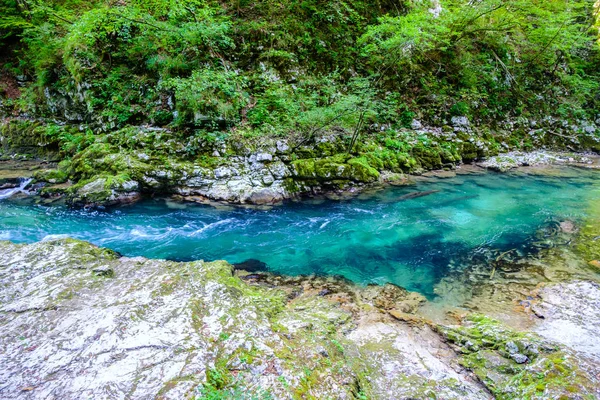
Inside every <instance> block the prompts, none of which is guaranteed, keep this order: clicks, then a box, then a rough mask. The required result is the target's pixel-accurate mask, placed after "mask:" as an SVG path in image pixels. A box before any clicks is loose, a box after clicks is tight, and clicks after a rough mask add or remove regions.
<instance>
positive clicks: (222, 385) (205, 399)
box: [196, 368, 273, 400]
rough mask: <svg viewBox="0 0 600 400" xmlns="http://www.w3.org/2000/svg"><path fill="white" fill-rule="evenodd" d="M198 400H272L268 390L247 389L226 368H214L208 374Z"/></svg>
mask: <svg viewBox="0 0 600 400" xmlns="http://www.w3.org/2000/svg"><path fill="white" fill-rule="evenodd" d="M198 392H199V395H198V397H196V400H222V399H232V400H271V399H273V396H271V394H269V392H267V391H266V390H262V389H254V388H246V387H243V386H242V385H241V384H240V380H239V379H236V377H234V376H233V375H232V374H231V373H230V372H229V371H228V370H227V369H225V368H212V369H209V370H208V371H207V372H206V383H205V384H203V385H201V386H200V387H199V388H198Z"/></svg>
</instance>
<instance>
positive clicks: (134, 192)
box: [67, 177, 141, 207]
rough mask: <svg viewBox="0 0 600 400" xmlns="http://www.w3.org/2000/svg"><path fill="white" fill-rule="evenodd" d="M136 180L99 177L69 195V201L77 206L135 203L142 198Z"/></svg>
mask: <svg viewBox="0 0 600 400" xmlns="http://www.w3.org/2000/svg"><path fill="white" fill-rule="evenodd" d="M138 190H139V184H138V183H137V182H136V181H131V180H128V181H121V180H119V179H118V178H113V177H111V178H110V180H109V178H107V177H99V178H97V179H95V180H93V181H91V182H89V183H87V184H85V185H83V186H80V187H79V188H76V190H75V191H74V192H73V193H71V194H70V195H69V198H68V199H67V201H68V202H69V203H70V204H71V205H74V206H77V207H106V206H115V205H121V204H130V203H134V202H136V201H138V200H140V199H141V194H140V193H139V192H138Z"/></svg>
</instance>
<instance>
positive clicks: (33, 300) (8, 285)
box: [0, 239, 600, 399]
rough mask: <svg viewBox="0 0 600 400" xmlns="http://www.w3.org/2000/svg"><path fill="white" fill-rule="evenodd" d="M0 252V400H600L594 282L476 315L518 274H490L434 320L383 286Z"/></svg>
mask: <svg viewBox="0 0 600 400" xmlns="http://www.w3.org/2000/svg"><path fill="white" fill-rule="evenodd" d="M0 248H1V250H2V251H1V252H0V260H1V262H0V265H1V266H2V267H1V270H0V281H1V283H2V291H1V294H0V298H1V306H2V310H1V318H0V324H1V325H2V330H1V332H2V343H3V345H2V346H3V349H2V350H3V351H2V355H1V356H0V359H1V360H2V361H1V363H2V365H3V366H4V368H3V369H2V371H1V372H0V374H1V375H2V382H3V383H2V384H1V385H0V394H2V397H3V398H30V399H37V398H40V399H41V398H47V397H48V396H55V397H56V396H58V397H61V398H77V397H82V396H83V397H85V396H87V397H90V396H91V397H110V398H149V397H152V398H154V397H160V398H165V399H167V398H173V399H175V398H177V399H181V398H200V399H209V398H215V396H217V398H220V397H235V396H242V397H243V396H246V397H248V396H251V397H253V398H261V399H263V398H265V399H266V398H304V397H307V396H308V397H314V398H326V397H332V398H340V399H342V398H373V399H377V398H381V399H387V398H444V399H464V398H470V399H492V398H511V399H517V398H518V399H524V398H540V399H542V398H543V399H547V398H565V399H567V398H590V399H592V398H596V397H597V396H599V395H600V382H599V381H598V373H600V370H598V365H600V363H599V362H598V361H599V360H598V359H597V357H598V351H597V350H598V348H600V335H598V332H597V329H595V327H596V326H597V324H598V323H600V314H598V305H599V302H600V286H599V285H598V283H596V282H597V280H596V281H595V282H594V281H589V280H588V281H585V280H584V281H581V280H575V281H572V280H571V279H572V277H573V276H571V278H566V277H565V276H563V277H562V278H561V280H562V282H560V283H559V282H555V281H547V282H544V283H542V284H541V285H538V284H537V283H536V282H533V281H530V282H527V285H526V286H524V287H522V289H525V288H528V289H525V290H523V291H519V292H520V293H519V295H518V296H514V294H515V292H514V290H511V291H510V292H509V293H511V294H512V295H513V297H511V298H510V299H509V301H504V302H498V301H491V299H486V301H483V300H484V297H485V296H481V291H483V292H485V291H486V290H488V289H489V288H493V290H494V291H498V289H499V288H503V287H504V288H509V287H510V285H512V283H511V281H514V278H515V277H516V276H517V275H515V271H513V272H502V271H498V273H497V276H496V279H490V280H489V283H487V284H486V283H483V282H482V281H480V282H479V285H480V294H479V295H476V296H474V297H473V299H472V300H473V302H472V303H468V302H467V303H465V304H461V305H460V306H452V307H445V308H442V309H440V308H437V312H436V313H432V312H431V309H430V308H431V307H432V304H431V303H430V302H428V301H426V300H425V298H424V297H422V296H421V295H418V294H416V293H410V292H407V291H406V290H404V289H402V288H399V287H397V286H393V285H384V286H368V287H362V288H361V287H357V286H354V285H352V284H349V283H348V282H346V281H343V280H339V279H336V278H319V277H297V278H286V277H282V276H274V275H269V274H265V273H249V272H244V271H234V269H233V267H232V266H231V265H230V264H227V263H225V262H212V263H207V262H202V261H199V262H192V263H174V262H168V261H157V260H148V259H144V258H123V257H120V256H118V255H117V254H116V253H114V252H111V251H109V250H105V249H100V248H97V247H95V246H92V245H90V244H88V243H84V242H79V241H74V240H70V239H62V240H58V241H48V242H44V243H37V244H32V245H15V244H11V243H8V242H1V243H0ZM530 268H531V267H524V268H523V269H525V270H527V269H530ZM571 273H575V275H577V274H578V273H577V271H576V270H575V269H573V267H572V266H571ZM506 274H508V275H506ZM511 275H512V278H510V276H511ZM500 276H502V277H501V279H500V280H497V278H498V277H500ZM596 277H597V275H596ZM522 283H523V282H522ZM496 299H497V297H496ZM474 304H476V305H474ZM486 306H490V307H492V308H493V310H494V311H493V312H490V309H489V308H487V307H486ZM484 310H485V312H486V313H487V314H488V315H491V316H485V314H483V313H482V311H484ZM582 310H584V311H583V312H582ZM498 316H501V317H502V319H503V321H502V322H498V321H497V320H495V319H494V318H498ZM523 321H525V323H524V322H523ZM219 396H220V397H219Z"/></svg>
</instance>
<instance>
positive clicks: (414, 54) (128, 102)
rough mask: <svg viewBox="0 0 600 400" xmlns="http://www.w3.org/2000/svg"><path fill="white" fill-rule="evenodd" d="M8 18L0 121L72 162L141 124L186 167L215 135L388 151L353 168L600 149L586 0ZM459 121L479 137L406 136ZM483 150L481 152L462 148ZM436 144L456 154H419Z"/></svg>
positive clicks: (311, 0)
mask: <svg viewBox="0 0 600 400" xmlns="http://www.w3.org/2000/svg"><path fill="white" fill-rule="evenodd" d="M0 9H1V10H2V12H1V13H0V45H1V47H0V49H1V51H0V54H1V59H0V68H1V70H2V79H1V80H0V92H1V93H2V95H1V101H2V105H1V107H0V108H1V109H2V113H3V114H4V115H5V117H7V118H21V119H23V118H25V119H35V120H37V121H38V122H37V123H38V124H39V121H44V122H43V126H44V128H43V129H41V128H39V126H37V125H36V129H35V131H36V133H35V134H34V136H35V138H36V140H37V142H40V143H45V142H52V141H54V142H58V143H59V144H58V146H59V147H60V149H61V157H62V158H64V159H69V158H70V157H73V156H75V155H76V154H78V153H80V152H81V151H83V150H84V149H86V148H87V147H88V146H90V145H92V144H93V143H95V142H97V141H98V138H99V137H100V136H102V135H105V136H103V137H106V135H108V136H109V137H110V139H109V141H110V142H111V143H113V144H116V145H118V146H120V147H121V148H133V147H135V144H134V143H131V142H132V139H131V138H132V135H133V134H132V133H131V130H130V129H129V128H128V127H135V126H141V125H146V124H147V125H151V126H154V127H166V128H168V130H169V132H171V133H172V136H169V138H171V139H173V141H175V142H178V143H180V144H181V145H182V146H183V147H184V151H183V153H185V154H182V152H179V153H178V157H179V156H184V157H188V158H191V159H194V158H195V157H198V156H199V155H201V154H203V155H204V156H207V154H208V156H210V154H212V151H213V150H212V149H211V150H210V151H208V150H206V145H207V143H209V144H210V143H215V142H219V141H223V140H225V141H227V140H229V141H231V140H232V139H233V140H234V141H239V140H247V139H250V140H257V139H262V138H285V139H286V140H290V141H292V142H293V143H296V144H298V145H303V144H307V143H311V142H314V141H315V138H317V137H319V136H322V135H324V134H334V135H337V136H338V137H340V138H341V141H342V143H343V145H341V146H340V147H339V149H338V150H335V151H333V153H336V152H337V153H340V152H343V153H348V154H351V153H356V154H355V155H357V154H366V153H369V152H371V153H373V151H374V150H377V151H379V153H378V155H377V157H371V158H370V159H369V158H367V160H366V161H364V159H363V160H361V161H360V163H362V164H364V163H365V162H366V163H368V164H369V167H374V168H375V169H376V170H382V169H390V170H403V171H410V170H411V169H414V168H413V167H414V166H415V165H416V166H422V167H424V168H435V167H441V166H442V165H444V164H445V162H456V161H460V160H461V159H463V160H469V159H474V158H477V157H481V156H483V155H486V154H488V153H492V154H495V153H498V152H499V151H503V150H510V149H525V150H531V149H534V148H537V147H540V146H545V145H557V146H560V145H564V144H565V142H566V143H567V144H566V147H567V148H570V149H575V148H576V147H577V149H597V148H598V147H599V145H598V137H597V136H595V135H596V132H597V129H596V127H595V124H596V122H595V121H597V120H598V118H599V117H600V116H599V110H600V107H599V105H600V90H599V85H600V53H599V46H598V43H597V38H598V32H597V29H596V27H595V26H596V23H595V8H594V2H593V0H566V1H565V0H477V1H467V0H431V1H429V0H375V1H363V0H353V1H341V0H334V1H323V0H282V1H273V0H265V1H260V2H258V1H247V0H223V1H221V2H217V1H208V0H207V1H202V0H188V1H182V0H147V1H146V0H144V1H142V0H118V1H117V0H115V1H113V0H110V1H108V0H101V1H79V0H54V1H41V0H1V1H0ZM453 119H454V120H453ZM452 121H454V123H453V122H452ZM22 125H23V124H22V123H21V125H18V126H16V127H15V123H13V127H12V128H6V127H5V128H4V130H5V134H4V136H5V137H8V136H11V135H12V136H13V139H14V137H15V136H18V135H19V134H21V135H22V133H18V132H25V131H26V128H27V127H28V126H29V125H27V126H25V127H24V126H22ZM456 125H459V126H463V127H464V126H467V125H469V126H472V127H474V129H475V128H476V129H475V133H474V134H473V133H472V132H471V133H470V136H468V137H461V140H458V141H455V143H454V144H450V145H448V144H447V143H445V142H447V141H448V140H447V139H448V138H447V137H441V136H443V135H441V136H440V134H436V133H435V132H434V133H433V134H432V133H431V131H430V132H425V133H423V132H421V133H414V131H415V130H417V131H418V130H419V128H421V127H423V126H425V127H437V128H439V129H441V130H442V132H450V133H452V131H453V129H454V131H456V129H455V127H456ZM73 126H76V127H77V129H70V128H69V127H73ZM82 127H83V128H82ZM559 128H560V129H559ZM532 129H535V130H536V132H535V134H534V135H532V134H531V130H532ZM540 129H542V130H541V131H540ZM544 129H546V130H544ZM558 129H559V130H558ZM498 132H500V133H498ZM459 133H461V132H459ZM578 135H583V136H578ZM573 138H575V139H573ZM567 139H568V140H567ZM136 140H137V139H136ZM152 140H154V139H152ZM478 140H482V141H483V142H485V143H486V145H485V146H483V147H482V146H478V148H475V147H477V146H472V145H470V144H468V142H469V141H470V142H471V143H474V142H477V141H478ZM14 141H15V140H13V142H14ZM16 141H18V140H16ZM158 141H160V140H158ZM371 141H375V142H376V143H377V144H376V145H375V147H373V146H371V147H369V146H368V145H367V146H366V147H364V146H365V143H369V142H371ZM461 141H462V142H464V143H462V144H461V143H460V142H461ZM155 142H156V140H155ZM432 142H435V143H437V144H436V146H438V145H439V146H442V147H444V146H446V147H445V150H444V152H445V153H446V155H444V154H442V156H441V158H440V156H439V155H437V154H436V155H435V156H434V158H435V160H434V161H433V162H430V160H427V159H428V158H431V157H430V155H428V156H426V157H424V156H422V154H421V153H423V152H424V151H425V150H423V151H421V153H419V151H417V154H416V155H415V154H414V151H413V150H414V148H415V146H417V147H419V146H422V147H424V148H428V147H431V146H430V144H431V143H432ZM465 143H466V144H465ZM361 146H363V147H361ZM294 148H295V147H294ZM482 148H483V149H484V150H481V149H482ZM207 151H208V153H207ZM427 151H428V150H427ZM382 152H383V153H382ZM390 152H391V153H394V154H402V155H403V156H402V157H404V158H398V157H397V156H396V155H394V154H392V155H390ZM439 152H440V151H438V153H439ZM205 153H206V154H205ZM330 153H331V152H330ZM330 153H327V154H321V153H319V154H312V155H310V156H311V157H313V156H314V157H321V156H330V155H331V154H330ZM442 153H443V152H442ZM296 156H297V157H299V158H306V155H297V154H295V155H294V156H293V157H296ZM293 157H292V158H293ZM394 157H395V158H394ZM390 158H394V160H392V161H390ZM413 158H414V160H413ZM398 160H399V161H398ZM411 160H412V161H411ZM205 164H206V163H205ZM69 173H70V174H71V175H73V176H76V177H79V178H89V176H88V175H89V174H87V175H86V174H85V172H82V171H81V168H80V171H75V170H74V169H71V170H70V172H69ZM373 174H374V173H372V171H371V170H369V169H367V175H373Z"/></svg>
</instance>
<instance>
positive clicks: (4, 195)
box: [0, 178, 32, 199]
mask: <svg viewBox="0 0 600 400" xmlns="http://www.w3.org/2000/svg"><path fill="white" fill-rule="evenodd" d="M31 181H32V179H31V178H29V179H25V180H23V181H21V184H20V185H19V186H18V187H16V188H11V189H4V190H0V199H8V198H9V197H12V196H14V195H15V194H17V193H27V191H26V190H25V188H26V187H27V185H29V183H30V182H31Z"/></svg>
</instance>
